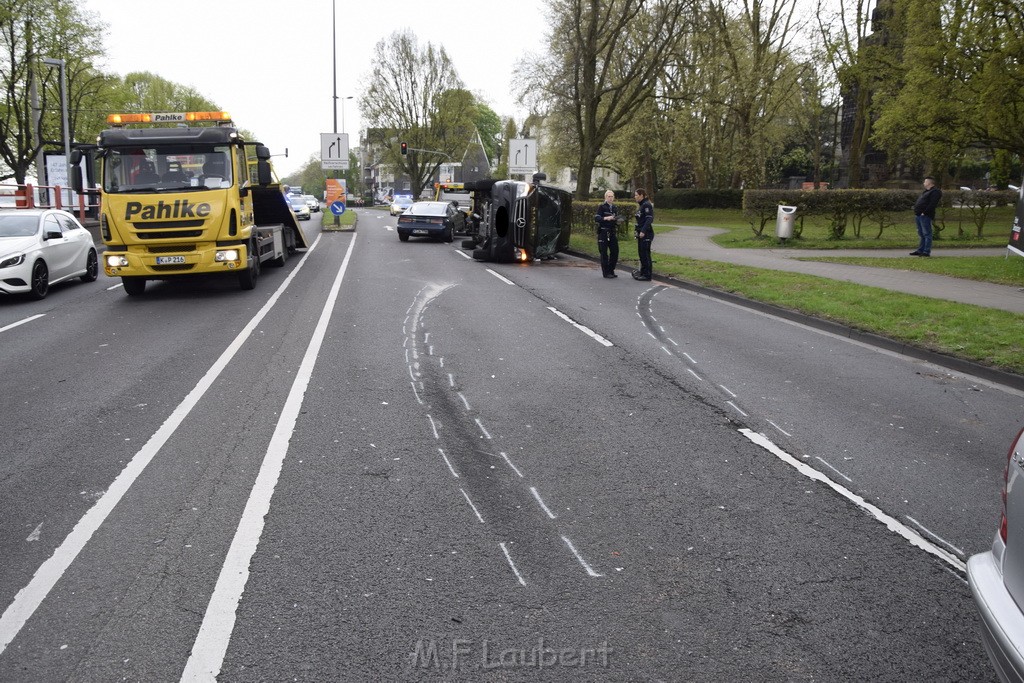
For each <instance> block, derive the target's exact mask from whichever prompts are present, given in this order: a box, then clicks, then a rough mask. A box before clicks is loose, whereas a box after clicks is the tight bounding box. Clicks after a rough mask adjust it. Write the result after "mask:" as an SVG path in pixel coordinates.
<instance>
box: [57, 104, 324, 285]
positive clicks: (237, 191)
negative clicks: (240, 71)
mask: <svg viewBox="0 0 1024 683" xmlns="http://www.w3.org/2000/svg"><path fill="white" fill-rule="evenodd" d="M107 122H108V124H109V125H110V128H108V129H106V130H104V131H103V132H101V133H100V135H99V138H98V141H97V146H96V147H95V148H93V153H94V154H95V155H96V156H97V157H98V162H99V163H98V170H99V192H100V235H101V237H102V239H103V243H104V244H105V245H106V250H105V251H104V252H103V257H102V265H103V269H104V272H105V273H106V274H107V275H108V276H110V277H120V278H121V281H122V282H123V283H124V290H125V292H126V293H127V294H128V295H129V296H139V295H141V294H142V293H143V292H144V291H145V288H146V282H147V281H148V280H173V279H177V278H181V277H186V276H190V275H198V274H210V273H225V274H230V275H232V276H234V277H237V278H238V283H239V286H240V287H241V288H242V289H253V288H255V287H256V282H257V279H258V278H259V274H260V270H261V268H262V264H263V263H270V264H271V265H277V266H283V265H284V264H285V261H286V260H287V258H288V256H289V254H292V253H294V252H295V251H296V250H297V249H301V248H308V245H307V244H306V238H305V235H304V234H303V232H302V230H301V229H300V228H299V224H298V222H297V221H296V218H295V214H294V213H293V212H292V210H291V205H290V204H289V202H288V201H287V198H286V197H285V195H284V194H283V192H282V189H283V188H282V187H281V185H280V184H278V183H277V182H275V181H274V180H273V171H272V169H271V166H270V150H269V149H267V147H265V146H263V145H261V144H259V143H255V142H246V141H245V140H243V139H242V137H241V135H240V134H239V131H238V129H237V128H236V127H235V125H234V124H233V123H232V121H231V118H230V116H228V114H227V113H226V112H174V113H151V114H111V115H110V116H108V117H107ZM82 156H83V151H82V150H81V149H78V150H75V151H73V152H72V154H71V168H72V171H71V185H72V187H74V188H75V189H76V190H77V191H79V192H82V190H83V179H82V171H81V168H80V166H79V163H80V162H81V159H82Z"/></svg>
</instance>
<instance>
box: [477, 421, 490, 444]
mask: <svg viewBox="0 0 1024 683" xmlns="http://www.w3.org/2000/svg"><path fill="white" fill-rule="evenodd" d="M473 421H474V422H476V426H477V427H479V428H480V432H481V433H482V434H483V435H484V438H485V439H488V440H490V438H491V435H490V434H489V433H488V432H487V429H486V428H485V427H484V423H483V422H481V421H480V418H479V417H477V418H474V419H473Z"/></svg>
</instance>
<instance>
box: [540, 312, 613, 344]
mask: <svg viewBox="0 0 1024 683" xmlns="http://www.w3.org/2000/svg"><path fill="white" fill-rule="evenodd" d="M548 310H549V311H551V312H552V313H554V314H555V315H557V316H558V317H559V318H561V319H562V320H564V321H565V322H567V323H569V324H570V325H572V326H573V327H575V328H576V329H577V330H579V331H580V332H582V333H583V334H585V335H587V336H588V337H591V338H592V339H594V340H596V341H597V342H598V343H600V344H603V345H604V346H615V345H614V344H612V343H611V342H610V341H608V340H607V339H605V338H604V337H602V336H601V335H599V334H598V333H597V332H594V331H593V330H592V329H590V328H589V327H587V326H585V325H580V324H579V323H578V322H576V321H575V320H573V319H572V318H570V317H569V316H567V315H566V314H565V313H562V312H561V311H560V310H558V309H557V308H555V307H554V306H548Z"/></svg>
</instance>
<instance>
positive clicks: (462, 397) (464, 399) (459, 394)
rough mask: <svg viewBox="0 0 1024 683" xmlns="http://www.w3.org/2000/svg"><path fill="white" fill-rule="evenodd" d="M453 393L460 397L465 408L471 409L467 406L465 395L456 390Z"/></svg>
mask: <svg viewBox="0 0 1024 683" xmlns="http://www.w3.org/2000/svg"><path fill="white" fill-rule="evenodd" d="M455 393H456V394H458V396H459V398H461V399H462V405H464V406H466V410H473V409H472V408H470V407H469V401H467V400H466V397H465V396H463V395H462V392H461V391H457V392H455Z"/></svg>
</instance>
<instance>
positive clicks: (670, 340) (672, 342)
mask: <svg viewBox="0 0 1024 683" xmlns="http://www.w3.org/2000/svg"><path fill="white" fill-rule="evenodd" d="M665 339H668V340H669V342H670V343H671V344H672V346H679V344H677V343H676V342H675V340H674V339H672V337H665Z"/></svg>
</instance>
